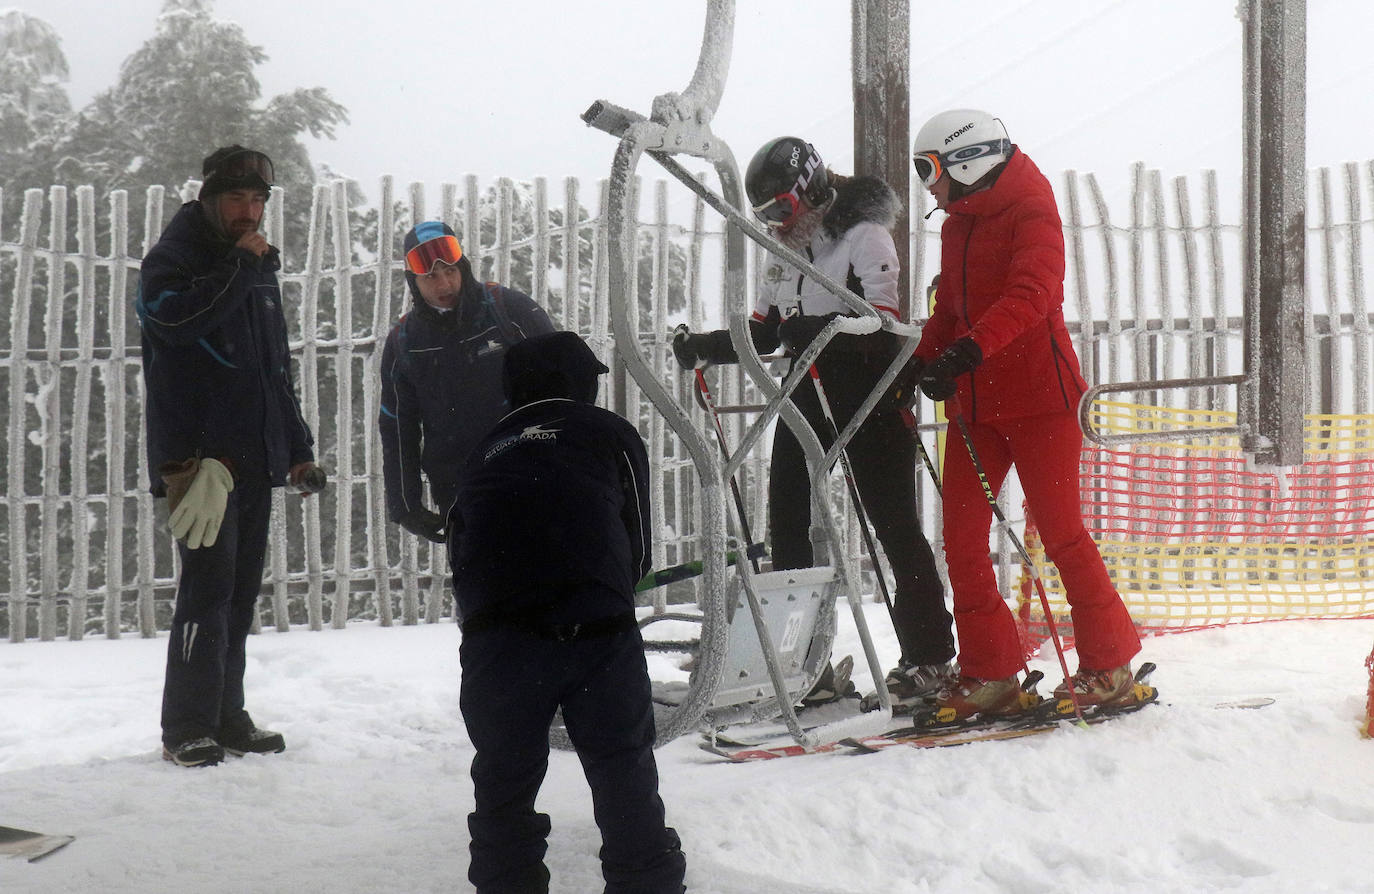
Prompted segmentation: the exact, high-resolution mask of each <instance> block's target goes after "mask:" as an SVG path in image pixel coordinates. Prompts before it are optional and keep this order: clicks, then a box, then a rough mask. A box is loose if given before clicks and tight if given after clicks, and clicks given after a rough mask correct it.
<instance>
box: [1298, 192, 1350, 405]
mask: <svg viewBox="0 0 1374 894" xmlns="http://www.w3.org/2000/svg"><path fill="white" fill-rule="evenodd" d="M1314 198H1315V199H1316V202H1317V207H1318V208H1319V209H1320V210H1319V212H1318V214H1317V221H1318V230H1319V232H1320V234H1321V247H1322V253H1321V272H1322V283H1321V285H1320V286H1319V287H1318V288H1316V289H1314V290H1313V293H1311V294H1309V295H1308V296H1307V301H1306V307H1307V313H1308V314H1313V313H1314V312H1315V311H1316V307H1317V302H1319V301H1320V302H1322V303H1323V304H1325V305H1326V314H1325V316H1326V331H1325V332H1318V331H1317V327H1315V326H1314V325H1313V323H1314V320H1313V319H1312V318H1311V317H1309V318H1308V322H1307V334H1308V340H1309V347H1308V349H1307V354H1308V358H1309V363H1311V364H1312V365H1311V366H1310V367H1309V368H1308V376H1307V379H1308V386H1307V394H1308V397H1307V400H1308V404H1307V407H1308V412H1318V413H1321V412H1327V413H1339V412H1341V408H1340V401H1341V394H1342V393H1343V391H1342V388H1341V378H1342V374H1341V367H1342V366H1343V364H1342V362H1341V354H1342V350H1341V347H1342V345H1341V342H1342V339H1341V337H1340V329H1341V311H1340V302H1339V293H1340V288H1339V285H1338V284H1339V282H1340V280H1339V278H1338V277H1337V275H1336V241H1337V240H1338V239H1340V237H1341V234H1339V233H1337V231H1336V221H1335V214H1334V213H1333V211H1332V207H1331V169H1330V168H1319V169H1318V170H1317V193H1316V196H1315V197H1314ZM1323 341H1324V342H1325V343H1326V348H1327V350H1326V351H1325V352H1323V351H1322V350H1321V345H1322V342H1323ZM1325 386H1329V387H1330V391H1329V392H1327V393H1328V394H1330V395H1331V405H1330V406H1329V407H1325V406H1323V400H1322V396H1323V395H1322V389H1323V387H1325Z"/></svg>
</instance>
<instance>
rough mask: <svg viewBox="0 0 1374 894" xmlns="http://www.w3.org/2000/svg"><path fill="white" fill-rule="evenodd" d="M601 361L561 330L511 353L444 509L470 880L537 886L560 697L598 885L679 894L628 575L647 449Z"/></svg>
mask: <svg viewBox="0 0 1374 894" xmlns="http://www.w3.org/2000/svg"><path fill="white" fill-rule="evenodd" d="M607 371H608V370H607V368H606V367H605V365H603V364H602V363H601V362H600V361H599V360H597V358H596V355H595V354H593V353H592V350H591V348H589V347H588V346H587V344H586V343H585V342H584V341H582V339H581V338H579V337H578V336H577V335H576V334H575V333H572V332H555V333H550V334H547V335H539V336H535V337H532V338H530V339H527V340H525V341H522V342H520V343H518V344H515V345H513V346H511V348H510V349H509V350H508V351H507V353H506V359H505V367H504V379H503V387H504V389H505V393H506V396H507V398H508V399H509V400H510V404H511V406H513V407H514V408H515V409H514V410H513V411H512V412H511V413H509V414H508V415H507V416H506V417H505V418H503V419H501V420H500V421H499V422H498V423H497V424H496V427H495V428H494V429H493V430H492V431H491V432H490V433H489V434H488V435H487V436H486V437H485V438H484V439H483V440H482V441H481V442H480V443H478V444H477V446H476V447H475V448H474V449H473V451H472V453H471V454H470V455H469V458H468V462H467V464H466V466H465V468H464V470H463V475H462V478H461V479H460V482H459V484H458V492H457V497H456V499H455V500H454V502H453V506H452V508H451V509H450V510H449V515H448V518H447V520H446V530H447V532H448V536H449V559H450V562H451V564H452V568H453V578H454V590H455V602H456V605H457V607H458V613H459V616H460V618H461V621H462V627H463V643H462V648H461V651H460V658H461V662H462V668H463V682H462V692H461V697H460V708H461V710H462V712H463V720H464V722H465V723H466V725H467V729H468V735H469V737H470V738H471V740H472V744H473V747H474V748H475V749H476V751H477V753H476V756H475V757H474V758H473V761H472V781H473V788H474V793H475V802H476V803H475V808H474V810H473V812H472V813H471V814H470V815H469V816H468V831H469V833H470V835H471V842H470V845H469V850H470V854H471V864H470V867H469V869H468V879H469V880H470V881H471V882H472V883H473V884H474V885H475V886H476V887H477V891H478V892H479V894H494V892H502V894H510V892H546V891H547V890H548V883H549V872H548V869H547V867H545V865H544V859H543V858H544V852H545V850H546V848H547V842H546V839H547V837H548V833H549V828H550V826H549V818H548V816H547V815H545V814H541V813H536V812H535V810H534V803H535V797H536V795H537V794H538V792H539V786H540V784H541V783H542V782H543V779H544V774H545V771H546V770H547V768H548V757H549V739H548V737H549V726H550V724H551V723H552V721H553V718H554V714H555V712H557V711H558V710H559V709H562V712H563V721H564V723H565V724H566V726H567V730H568V737H569V738H570V739H571V740H572V743H573V747H574V748H576V749H577V755H578V758H579V759H580V760H581V762H582V767H583V771H584V772H585V773H586V777H587V782H588V784H589V785H590V786H591V791H592V802H593V809H594V813H595V817H596V824H597V826H598V827H599V828H600V830H601V841H602V846H601V867H602V875H603V876H604V878H605V880H606V888H605V890H606V891H607V892H631V891H633V892H642V894H660V892H661V894H668V892H673V894H678V892H681V891H684V890H686V889H685V887H684V886H683V877H684V875H685V872H686V859H685V857H684V856H683V853H682V849H681V843H680V841H679V839H678V835H677V832H676V831H674V830H673V829H672V828H670V827H668V826H666V825H665V820H664V808H663V801H662V799H661V798H660V797H659V794H658V769H657V765H656V763H655V761H654V754H653V744H654V713H653V705H652V702H651V700H650V684H649V673H648V668H647V666H646V665H645V661H644V644H643V640H642V639H641V638H640V635H639V628H638V626H637V624H636V622H635V614H634V585H635V582H636V581H637V580H639V578H641V577H642V576H643V575H644V574H645V573H646V572H647V571H648V570H649V546H650V531H649V527H648V526H649V518H650V516H649V494H648V490H647V488H648V483H649V461H648V455H647V453H646V451H645V449H644V442H643V441H642V440H641V439H640V437H639V434H638V432H636V431H635V428H634V426H632V425H630V423H628V422H626V421H625V420H624V419H622V418H620V417H619V416H617V415H615V414H614V413H611V412H609V411H607V410H603V409H601V408H600V407H597V406H595V405H594V403H593V401H594V400H595V399H596V393H597V388H598V384H599V382H598V376H600V375H601V374H602V373H605V372H607Z"/></svg>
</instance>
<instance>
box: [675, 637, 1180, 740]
mask: <svg viewBox="0 0 1374 894" xmlns="http://www.w3.org/2000/svg"><path fill="white" fill-rule="evenodd" d="M1154 670H1155V665H1154V664H1153V663H1150V662H1146V663H1145V664H1143V665H1141V667H1140V670H1139V671H1137V672H1136V675H1135V682H1134V684H1133V685H1134V686H1135V698H1134V701H1133V703H1132V704H1131V705H1129V706H1126V707H1122V708H1116V709H1100V708H1099V709H1089V710H1088V711H1086V712H1085V713H1084V722H1085V723H1087V724H1089V725H1092V724H1097V723H1101V722H1103V721H1105V720H1108V719H1111V718H1114V717H1117V716H1122V715H1125V714H1132V713H1134V712H1136V711H1138V710H1140V709H1141V708H1143V707H1145V706H1146V705H1149V704H1151V703H1153V702H1155V701H1156V700H1158V697H1159V693H1158V691H1157V690H1156V689H1155V688H1154V687H1153V686H1149V685H1148V684H1146V683H1145V680H1146V678H1148V677H1149V676H1150V674H1151V673H1153V672H1154ZM1042 678H1043V675H1042V674H1041V673H1040V672H1039V671H1032V672H1031V673H1030V674H1028V675H1027V676H1026V679H1025V681H1024V682H1022V684H1021V710H1020V711H1018V712H1017V713H1015V714H1011V715H1002V716H989V717H979V716H975V717H970V718H964V719H953V718H948V717H945V716H943V715H942V712H941V711H939V710H937V709H929V710H926V711H922V712H919V713H917V714H916V715H914V716H913V717H912V719H911V721H910V722H909V723H908V725H906V726H903V727H899V728H896V729H892V730H889V731H887V732H884V733H878V734H875V735H871V736H849V737H844V738H840V739H836V740H833V741H822V742H817V743H812V744H801V743H788V744H783V745H765V744H763V743H757V744H744V745H743V746H742V747H732V745H731V744H729V743H728V740H726V739H725V737H724V736H721V735H720V734H717V737H716V738H715V739H714V740H713V741H708V742H706V743H703V744H702V746H701V747H702V749H703V750H705V751H709V752H711V753H712V754H716V755H719V756H721V757H724V758H726V759H727V760H730V761H732V762H734V763H744V762H749V761H759V760H773V759H777V758H784V757H800V756H802V755H807V754H827V753H831V752H837V751H838V752H849V753H859V754H863V753H869V752H873V751H878V750H881V749H883V748H887V747H891V746H893V745H907V746H909V747H918V748H934V747H942V746H946V745H962V744H965V743H968V742H978V741H990V740H995V739H1011V738H1020V737H1023V736H1028V735H1034V734H1036V733H1039V732H1048V731H1049V730H1052V729H1056V728H1058V727H1059V726H1060V725H1061V724H1063V723H1065V722H1074V721H1077V720H1078V717H1077V714H1076V713H1075V711H1074V705H1073V702H1072V700H1070V699H1067V698H1065V699H1043V698H1041V697H1040V696H1039V695H1037V694H1036V692H1035V686H1036V684H1037V683H1038V682H1039V681H1040V680H1041V679H1042Z"/></svg>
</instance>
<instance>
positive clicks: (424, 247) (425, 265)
mask: <svg viewBox="0 0 1374 894" xmlns="http://www.w3.org/2000/svg"><path fill="white" fill-rule="evenodd" d="M462 256H463V247H462V246H461V245H459V244H458V237H457V236H448V235H444V236H439V237H437V238H435V239H430V240H427V241H425V242H421V243H420V244H419V245H417V246H415V247H414V248H412V249H411V250H410V251H408V252H406V269H407V270H409V271H410V272H411V273H414V274H415V275H416V276H425V275H426V274H429V273H431V272H433V270H434V265H435V264H437V263H438V262H439V261H443V262H444V263H445V264H457V263H458V259H459V258H461V257H462Z"/></svg>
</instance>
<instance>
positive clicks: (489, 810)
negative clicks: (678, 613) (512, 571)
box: [460, 627, 686, 894]
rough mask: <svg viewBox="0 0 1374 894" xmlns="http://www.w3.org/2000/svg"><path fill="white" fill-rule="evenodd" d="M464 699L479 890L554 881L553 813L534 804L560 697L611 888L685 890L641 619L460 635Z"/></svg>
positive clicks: (489, 893)
mask: <svg viewBox="0 0 1374 894" xmlns="http://www.w3.org/2000/svg"><path fill="white" fill-rule="evenodd" d="M460 657H461V660H462V667H463V682H462V691H461V696H460V708H461V709H462V712H463V720H464V722H465V723H466V724H467V729H468V736H469V737H470V738H471V740H472V744H473V746H474V747H475V748H476V750H477V755H476V757H474V758H473V761H472V782H473V789H474V794H475V800H476V805H475V809H474V810H473V812H472V813H471V814H469V816H468V832H469V834H470V836H471V843H470V845H469V850H470V854H471V864H470V866H469V869H468V879H469V880H470V881H471V882H472V883H473V884H474V885H475V886H476V887H477V891H478V894H497V892H500V894H530V892H538V894H544V892H547V891H548V883H549V872H548V869H547V867H545V865H544V852H545V850H546V848H547V841H546V839H547V836H548V834H549V827H550V824H549V817H548V816H547V815H546V814H542V813H536V812H535V810H534V803H535V796H536V795H537V794H538V793H539V786H540V784H541V783H542V782H543V781H544V774H545V772H546V771H547V769H548V763H549V725H550V724H551V723H552V722H553V719H554V713H555V711H557V710H558V709H559V708H560V707H561V708H562V710H563V721H564V723H565V724H566V725H567V730H568V736H569V738H570V739H571V740H572V742H573V745H574V747H575V748H576V749H577V756H578V759H579V760H581V762H582V770H583V773H584V774H585V775H586V777H587V783H588V784H589V785H590V787H591V792H592V804H593V812H594V815H595V819H596V824H597V826H598V828H600V830H601V842H602V845H601V868H602V875H603V877H604V878H605V881H606V888H605V890H606V892H607V894H629V892H636V894H680V892H682V891H683V890H685V888H684V887H683V876H684V874H685V872H686V859H685V858H684V856H683V854H682V849H681V843H680V841H679V839H678V836H677V832H676V831H674V830H673V829H672V828H669V827H667V826H666V825H665V822H664V808H663V801H662V799H661V798H660V797H659V794H658V767H657V764H656V763H655V761H654V752H653V743H654V714H653V705H652V703H651V701H650V684H649V674H648V669H647V667H646V665H645V662H644V644H643V640H642V639H641V638H640V635H639V631H638V630H634V629H632V630H629V631H624V632H620V633H615V634H611V635H606V636H596V637H589V638H586V639H581V640H575V641H571V642H557V641H554V640H551V639H546V638H541V637H539V636H537V635H536V634H534V633H531V632H528V631H525V630H519V629H513V628H510V627H497V628H489V629H484V630H479V631H476V632H474V633H471V634H466V635H464V637H463V643H462V647H461V649H460Z"/></svg>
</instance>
